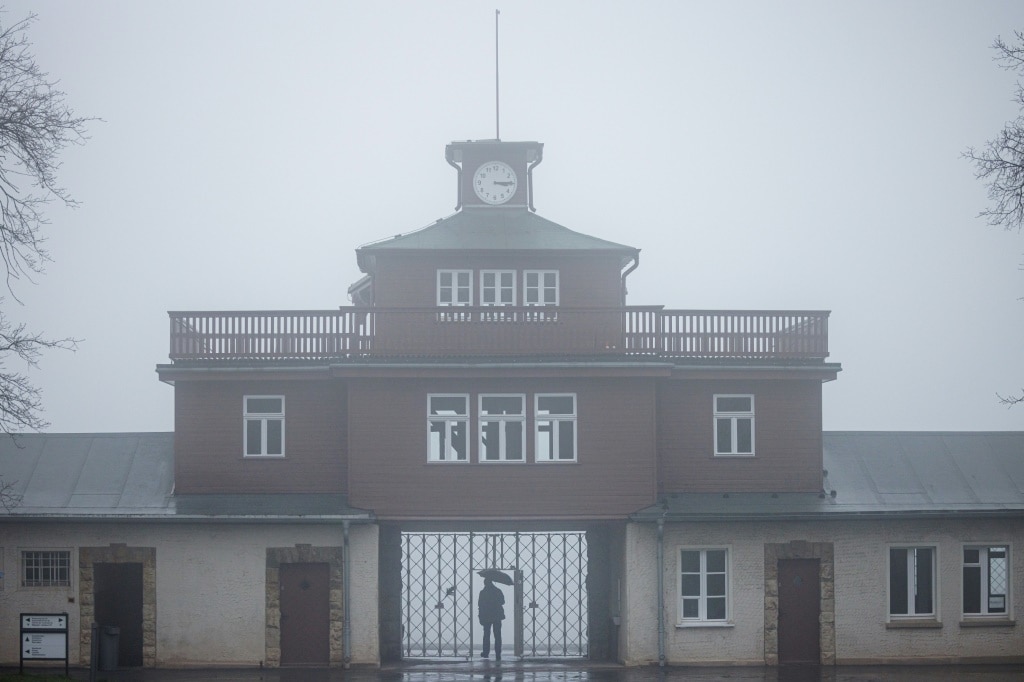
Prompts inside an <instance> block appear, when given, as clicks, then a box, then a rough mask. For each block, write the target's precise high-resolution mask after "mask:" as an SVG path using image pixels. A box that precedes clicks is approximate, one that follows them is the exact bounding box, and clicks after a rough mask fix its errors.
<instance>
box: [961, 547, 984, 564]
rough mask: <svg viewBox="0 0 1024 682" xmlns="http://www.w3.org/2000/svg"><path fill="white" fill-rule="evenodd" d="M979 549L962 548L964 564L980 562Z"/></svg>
mask: <svg viewBox="0 0 1024 682" xmlns="http://www.w3.org/2000/svg"><path fill="white" fill-rule="evenodd" d="M980 554H981V550H980V549H965V550H964V563H965V564H978V563H981V559H980V556H979V555H980Z"/></svg>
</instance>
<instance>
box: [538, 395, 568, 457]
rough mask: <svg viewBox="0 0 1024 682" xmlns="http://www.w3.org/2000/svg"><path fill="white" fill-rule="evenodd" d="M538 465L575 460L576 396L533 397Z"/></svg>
mask: <svg viewBox="0 0 1024 682" xmlns="http://www.w3.org/2000/svg"><path fill="white" fill-rule="evenodd" d="M535 402H536V406H535V415H536V430H537V450H536V452H535V453H534V458H535V459H536V460H537V461H538V462H572V461H575V460H576V396H575V395H573V394H571V393H567V394H541V393H538V394H537V395H536V397H535Z"/></svg>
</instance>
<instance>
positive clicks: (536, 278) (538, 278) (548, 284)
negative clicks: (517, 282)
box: [523, 270, 558, 305]
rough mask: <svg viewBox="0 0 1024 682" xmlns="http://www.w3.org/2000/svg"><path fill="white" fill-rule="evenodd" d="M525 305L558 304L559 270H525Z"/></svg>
mask: <svg viewBox="0 0 1024 682" xmlns="http://www.w3.org/2000/svg"><path fill="white" fill-rule="evenodd" d="M523 305H558V270H524V271H523Z"/></svg>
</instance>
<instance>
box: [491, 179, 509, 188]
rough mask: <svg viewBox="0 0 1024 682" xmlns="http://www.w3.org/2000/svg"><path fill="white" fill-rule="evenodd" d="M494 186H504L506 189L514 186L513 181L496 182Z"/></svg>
mask: <svg viewBox="0 0 1024 682" xmlns="http://www.w3.org/2000/svg"><path fill="white" fill-rule="evenodd" d="M494 184H495V185H504V186H505V187H508V186H509V185H511V184H513V182H512V181H511V180H495V181H494Z"/></svg>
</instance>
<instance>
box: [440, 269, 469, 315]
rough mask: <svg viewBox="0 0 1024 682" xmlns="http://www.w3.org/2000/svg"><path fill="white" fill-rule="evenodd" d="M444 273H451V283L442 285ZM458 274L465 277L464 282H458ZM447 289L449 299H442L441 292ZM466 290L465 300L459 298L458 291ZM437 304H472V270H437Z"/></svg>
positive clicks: (443, 305) (445, 305)
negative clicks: (445, 300)
mask: <svg viewBox="0 0 1024 682" xmlns="http://www.w3.org/2000/svg"><path fill="white" fill-rule="evenodd" d="M444 275H451V284H447V285H444V284H442V283H441V280H442V279H443V277H444ZM460 275H462V276H464V277H465V283H461V282H459V277H460ZM445 290H447V291H448V297H449V299H450V300H449V301H447V302H444V301H442V300H441V299H442V296H441V292H442V291H445ZM461 291H465V292H466V297H465V298H466V300H465V301H460V300H459V292H461ZM437 305H438V306H439V307H448V306H452V307H454V306H471V305H473V271H472V270H446V269H442V270H438V271H437Z"/></svg>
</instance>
